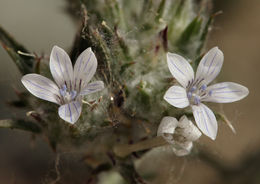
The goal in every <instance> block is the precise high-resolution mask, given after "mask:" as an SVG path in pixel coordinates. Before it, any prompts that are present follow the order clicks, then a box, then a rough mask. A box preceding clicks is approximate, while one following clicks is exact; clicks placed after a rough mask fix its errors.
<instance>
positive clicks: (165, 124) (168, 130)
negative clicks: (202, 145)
mask: <svg viewBox="0 0 260 184" xmlns="http://www.w3.org/2000/svg"><path fill="white" fill-rule="evenodd" d="M157 136H162V137H163V138H164V139H165V141H167V142H168V143H170V145H171V148H172V150H173V152H174V153H175V154H176V155H177V156H185V155H188V154H189V153H190V151H191V149H192V147H193V141H196V140H197V139H199V138H200V136H201V132H200V131H199V129H198V128H197V127H196V126H195V125H193V123H192V122H191V121H190V120H188V118H187V117H186V116H182V117H181V118H180V120H179V121H178V120H177V119H176V118H174V117H170V116H166V117H164V118H163V119H162V121H161V123H160V125H159V127H158V130H157Z"/></svg>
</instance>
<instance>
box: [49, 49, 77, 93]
mask: <svg viewBox="0 0 260 184" xmlns="http://www.w3.org/2000/svg"><path fill="white" fill-rule="evenodd" d="M50 70H51V74H52V76H53V78H54V80H55V82H56V83H57V84H58V86H59V88H62V86H63V85H64V84H65V85H66V86H67V88H68V89H69V91H70V90H72V89H73V79H74V78H73V68H72V64H71V60H70V58H69V56H68V54H67V53H66V52H65V51H64V50H63V49H62V48H60V47H58V46H54V47H53V48H52V51H51V56H50Z"/></svg>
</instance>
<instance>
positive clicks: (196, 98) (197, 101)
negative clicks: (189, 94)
mask: <svg viewBox="0 0 260 184" xmlns="http://www.w3.org/2000/svg"><path fill="white" fill-rule="evenodd" d="M194 104H195V105H199V104H200V97H199V96H195V97H194Z"/></svg>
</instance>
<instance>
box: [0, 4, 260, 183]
mask: <svg viewBox="0 0 260 184" xmlns="http://www.w3.org/2000/svg"><path fill="white" fill-rule="evenodd" d="M216 4H217V5H216V11H217V10H223V12H224V13H223V14H222V15H220V16H218V17H217V19H216V22H215V26H214V28H213V32H212V34H211V37H210V40H209V44H208V45H209V46H208V48H210V47H212V46H216V45H217V46H219V48H220V49H221V50H222V51H223V52H224V56H225V61H224V66H223V70H222V72H221V75H220V77H219V81H223V82H224V81H233V82H237V83H240V84H243V85H245V86H247V87H248V88H249V90H250V94H249V96H248V97H247V98H246V99H244V100H242V101H239V102H236V103H232V104H224V105H223V106H221V107H220V108H221V109H223V111H224V112H225V114H226V115H227V116H228V117H229V119H230V120H231V121H232V123H233V125H234V127H235V129H236V131H237V134H236V135H234V134H232V132H231V130H230V129H229V128H228V127H227V126H226V125H225V124H220V126H219V133H218V136H217V140H216V141H211V140H209V139H208V138H206V137H203V138H202V139H201V140H200V145H201V146H204V147H206V148H207V149H208V150H210V152H211V154H213V155H214V156H215V157H216V158H217V159H219V160H221V162H223V163H225V164H226V165H230V166H232V167H235V166H236V165H239V164H240V163H241V162H242V161H243V159H244V158H245V157H246V156H247V155H248V154H254V153H257V150H260V123H259V113H260V111H259V104H260V95H259V94H260V87H259V79H260V72H259V71H260V70H259V69H260V14H259V12H260V1H259V0H250V1H249V0H230V1H225V0H218V1H216ZM64 7H65V3H64V1H63V0H55V1H53V0H1V1H0V25H1V26H3V27H4V28H5V29H6V30H8V31H9V32H10V33H11V34H12V35H14V36H15V37H16V38H17V40H19V41H20V42H22V43H24V45H26V46H27V47H28V48H29V49H30V50H32V51H35V52H42V51H45V52H46V54H47V55H48V54H49V52H50V50H51V48H52V46H53V45H54V44H56V45H59V46H61V47H63V48H69V47H70V46H71V44H72V42H73V39H74V35H75V32H76V25H75V24H74V23H73V21H72V20H71V19H70V17H69V16H68V15H66V14H65V13H64ZM46 12H48V13H46ZM0 60H1V62H0V97H1V98H0V118H7V117H9V116H10V114H11V113H12V114H13V115H15V112H13V111H12V110H11V109H8V108H6V107H5V102H6V101H8V100H10V99H13V98H14V93H13V90H12V86H16V87H17V86H18V87H21V84H20V82H19V81H20V75H19V74H17V70H16V68H15V65H14V64H13V63H12V61H11V59H10V58H9V57H8V55H7V54H6V53H5V51H4V50H3V49H2V48H0ZM217 108H218V107H217ZM30 140H31V137H30V135H28V134H25V133H24V132H20V131H10V130H1V129H0V183H16V182H15V181H16V180H17V178H19V182H17V183H27V184H28V183H35V182H37V181H39V178H44V176H45V175H47V174H48V173H47V172H46V170H48V169H52V168H53V165H52V164H53V154H52V153H51V151H50V150H49V148H48V145H46V143H45V142H43V141H41V139H39V140H37V142H35V144H34V146H32V145H31V144H30V143H31V141H30ZM259 157H260V156H259ZM184 160H186V159H184ZM172 161H173V162H175V160H172ZM183 162H185V163H186V164H185V168H186V169H185V170H184V175H187V176H188V177H186V178H185V177H183V178H182V179H181V180H177V181H174V182H173V183H178V182H179V181H182V182H183V183H185V184H186V183H188V184H189V183H210V184H212V183H223V180H222V179H220V176H219V175H218V173H216V172H215V170H214V169H211V168H210V167H209V166H208V165H207V164H204V163H203V162H202V161H200V160H199V159H197V160H196V161H189V160H188V161H187V160H186V161H183ZM181 165H183V163H182V164H181ZM36 168H37V169H36ZM169 183H172V182H169Z"/></svg>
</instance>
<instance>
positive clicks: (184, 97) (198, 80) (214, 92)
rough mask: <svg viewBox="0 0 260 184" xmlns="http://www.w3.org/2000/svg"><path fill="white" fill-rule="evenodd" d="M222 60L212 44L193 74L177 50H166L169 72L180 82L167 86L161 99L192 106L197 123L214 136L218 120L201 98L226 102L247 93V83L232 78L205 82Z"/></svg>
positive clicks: (183, 105) (178, 105)
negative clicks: (172, 51) (215, 82)
mask: <svg viewBox="0 0 260 184" xmlns="http://www.w3.org/2000/svg"><path fill="white" fill-rule="evenodd" d="M223 60H224V56H223V53H222V52H221V50H219V49H218V48H217V47H214V48H212V49H211V50H210V51H209V52H208V53H207V54H206V55H205V56H204V57H203V58H202V59H201V61H200V63H199V66H198V68H197V72H196V77H195V76H194V71H193V69H192V67H191V65H190V64H189V62H188V61H187V60H186V59H184V58H183V57H182V56H180V55H177V54H172V53H168V54H167V63H168V67H169V69H170V72H171V74H172V75H173V77H174V78H175V79H176V80H177V81H178V82H179V83H180V84H181V86H172V87H170V88H169V89H168V90H167V92H166V93H165V95H164V99H165V100H166V101H167V102H168V103H170V104H171V105H173V106H175V107H178V108H185V107H187V106H191V108H192V111H193V116H194V118H195V121H196V123H197V126H198V127H199V128H200V130H201V131H202V132H203V133H204V134H205V135H207V136H208V137H210V138H211V139H213V140H215V139H216V135H217V129H218V126H217V120H216V117H215V115H214V113H213V112H212V111H211V110H210V109H209V108H208V107H207V106H206V105H204V104H203V103H201V102H203V101H204V102H216V103H229V102H234V101H238V100H241V99H242V98H244V97H246V96H247V95H248V93H249V91H248V89H247V88H246V87H244V86H242V85H239V84H236V83H233V82H222V83H218V84H213V85H211V86H207V85H208V84H209V83H210V82H211V81H213V80H214V79H215V78H216V76H217V75H218V74H219V72H220V70H221V67H222V64H223Z"/></svg>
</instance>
